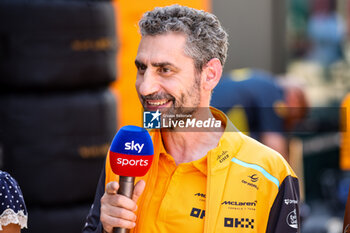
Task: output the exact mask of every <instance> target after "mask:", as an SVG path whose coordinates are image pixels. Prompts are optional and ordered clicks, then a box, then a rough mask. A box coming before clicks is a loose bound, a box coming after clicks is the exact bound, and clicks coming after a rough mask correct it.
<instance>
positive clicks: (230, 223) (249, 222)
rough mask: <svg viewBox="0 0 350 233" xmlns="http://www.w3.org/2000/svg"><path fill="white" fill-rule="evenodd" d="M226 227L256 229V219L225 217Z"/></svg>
mask: <svg viewBox="0 0 350 233" xmlns="http://www.w3.org/2000/svg"><path fill="white" fill-rule="evenodd" d="M224 226H225V227H232V228H250V229H254V219H249V218H225V219H224Z"/></svg>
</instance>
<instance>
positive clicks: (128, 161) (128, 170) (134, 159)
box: [109, 151, 153, 177]
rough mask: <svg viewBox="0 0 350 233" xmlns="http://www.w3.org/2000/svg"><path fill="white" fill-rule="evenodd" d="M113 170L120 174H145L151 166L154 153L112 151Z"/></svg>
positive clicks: (110, 156) (134, 175) (110, 155)
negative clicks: (134, 153)
mask: <svg viewBox="0 0 350 233" xmlns="http://www.w3.org/2000/svg"><path fill="white" fill-rule="evenodd" d="M109 159H110V161H109V162H110V164H111V167H112V171H113V172H114V173H115V174H117V175H119V176H132V177H137V176H144V175H146V173H147V172H148V170H149V168H150V167H151V164H152V161H153V155H127V154H120V153H116V152H112V151H110V154H109Z"/></svg>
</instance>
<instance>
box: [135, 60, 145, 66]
mask: <svg viewBox="0 0 350 233" xmlns="http://www.w3.org/2000/svg"><path fill="white" fill-rule="evenodd" d="M135 65H136V67H140V66H142V65H145V64H144V63H142V62H141V61H139V60H135Z"/></svg>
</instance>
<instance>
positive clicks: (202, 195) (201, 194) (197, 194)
mask: <svg viewBox="0 0 350 233" xmlns="http://www.w3.org/2000/svg"><path fill="white" fill-rule="evenodd" d="M195 196H197V197H203V198H206V196H207V195H205V194H204V193H196V194H195Z"/></svg>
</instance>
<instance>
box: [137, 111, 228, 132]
mask: <svg viewBox="0 0 350 233" xmlns="http://www.w3.org/2000/svg"><path fill="white" fill-rule="evenodd" d="M200 111H202V110H201V109H200V110H199V112H200ZM197 115H198V116H200V113H197ZM221 126H222V122H221V121H220V120H217V119H215V118H209V119H197V118H195V117H192V114H182V113H176V114H175V113H174V114H173V113H162V112H160V111H159V110H157V111H145V112H143V127H144V128H146V129H160V128H162V129H175V128H176V129H209V128H210V129H213V128H214V129H220V128H221Z"/></svg>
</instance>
